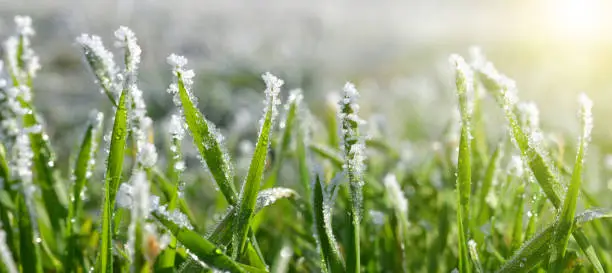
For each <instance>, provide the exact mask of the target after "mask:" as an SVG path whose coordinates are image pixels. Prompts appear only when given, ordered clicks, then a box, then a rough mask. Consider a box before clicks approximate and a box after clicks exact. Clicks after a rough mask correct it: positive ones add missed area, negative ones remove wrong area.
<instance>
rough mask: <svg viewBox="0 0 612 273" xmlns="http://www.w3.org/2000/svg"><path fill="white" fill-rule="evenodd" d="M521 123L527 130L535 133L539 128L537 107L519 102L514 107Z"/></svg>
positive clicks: (529, 103) (533, 104)
mask: <svg viewBox="0 0 612 273" xmlns="http://www.w3.org/2000/svg"><path fill="white" fill-rule="evenodd" d="M516 107H517V109H518V111H519V113H520V117H521V122H522V123H523V124H525V125H527V129H529V130H530V131H531V132H535V131H536V130H537V129H538V128H539V127H540V111H539V110H538V106H537V105H536V104H535V103H533V102H520V103H518V104H517V105H516Z"/></svg>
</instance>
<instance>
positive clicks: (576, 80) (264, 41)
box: [0, 0, 612, 190]
mask: <svg viewBox="0 0 612 273" xmlns="http://www.w3.org/2000/svg"><path fill="white" fill-rule="evenodd" d="M18 14H23V15H30V16H32V18H33V20H34V27H35V29H36V31H37V34H36V36H35V37H34V39H33V47H34V49H35V50H36V52H37V53H38V54H39V56H40V58H41V62H42V65H43V69H42V71H41V73H40V76H39V77H38V78H37V81H36V82H35V87H36V88H35V90H34V92H35V93H36V97H35V98H36V105H37V107H38V109H39V110H40V111H41V112H42V114H43V116H45V117H46V121H47V124H48V132H49V133H50V134H51V137H52V139H53V141H54V143H55V144H59V145H63V146H64V147H66V148H73V145H74V143H75V141H76V140H78V139H79V137H80V134H81V133H80V132H81V131H82V127H83V124H84V122H85V120H86V119H87V114H88V112H89V110H90V109H92V108H95V107H100V105H106V107H107V109H100V110H108V107H110V105H109V104H108V103H106V102H107V100H106V98H105V97H104V96H103V95H101V94H100V93H99V92H98V88H97V87H96V85H95V84H94V83H93V77H92V76H91V74H90V73H89V71H88V69H87V67H86V66H85V65H84V63H83V61H82V59H81V58H82V57H81V56H82V54H81V51H80V49H79V48H78V47H77V46H75V44H74V38H75V37H76V36H77V35H79V34H80V33H83V32H86V33H92V34H97V35H100V36H102V37H103V38H105V42H106V43H105V44H106V45H107V46H108V47H112V39H111V38H112V33H113V31H114V30H115V29H116V28H117V27H118V26H119V25H126V26H129V27H131V28H132V29H133V30H134V31H135V33H136V34H137V36H138V38H139V42H140V45H141V47H142V48H143V62H142V68H141V71H142V72H141V77H140V79H141V82H140V87H141V89H143V90H144V92H145V96H146V100H147V104H148V108H149V114H150V115H151V117H152V118H153V119H154V120H163V119H164V118H167V117H169V114H170V113H171V111H173V110H172V109H174V105H173V104H172V101H171V99H170V96H169V95H167V94H166V92H165V89H166V87H167V86H168V84H169V83H170V80H171V79H170V76H171V73H170V70H169V66H168V65H167V64H166V63H165V58H166V56H168V55H169V54H170V53H172V52H176V53H179V54H184V55H185V56H186V57H187V58H189V61H190V63H189V66H190V67H193V68H194V69H195V70H196V75H197V77H196V86H195V93H196V95H197V96H198V97H199V98H200V104H199V106H200V108H201V109H202V110H203V112H204V113H205V115H207V117H208V118H209V119H211V120H212V121H213V122H215V123H216V124H218V125H219V126H220V127H222V128H223V129H224V132H225V133H226V134H229V135H230V137H231V138H234V139H237V140H236V141H235V143H236V147H239V146H240V145H238V143H240V141H239V140H240V139H253V136H254V134H255V130H256V124H257V122H256V121H257V120H258V119H259V114H260V111H261V103H259V102H260V101H261V100H262V98H263V94H262V93H263V92H262V91H263V83H262V82H261V80H260V78H259V75H260V74H261V73H263V72H265V71H271V72H272V73H274V74H276V75H279V76H280V77H282V78H284V79H285V80H286V82H287V84H286V87H287V89H289V88H296V87H301V88H303V89H304V91H305V94H306V99H307V100H308V101H309V106H310V107H311V110H312V111H313V112H315V113H317V108H321V107H324V105H325V103H329V100H330V99H329V98H330V94H332V93H333V92H336V91H338V90H339V88H341V87H342V86H343V84H344V82H345V81H346V80H351V81H354V82H355V83H356V85H357V87H358V89H360V91H361V92H362V99H361V104H362V108H363V113H364V114H363V115H364V117H366V119H370V121H371V124H372V123H374V124H377V125H381V126H383V127H385V130H388V131H389V132H391V133H393V132H398V133H400V132H401V133H406V132H407V133H408V135H410V136H413V137H414V138H419V137H427V138H430V139H436V138H440V137H441V134H442V131H443V129H444V126H445V125H446V124H447V122H448V121H449V118H450V116H451V113H452V111H451V110H452V108H453V107H454V103H455V98H454V92H453V90H454V88H452V86H451V83H452V79H451V73H450V69H449V65H448V62H447V57H448V55H449V54H450V53H455V52H456V53H460V54H462V55H467V54H468V48H469V47H470V46H472V45H479V46H481V47H482V48H483V51H484V52H485V54H486V55H487V56H488V58H489V59H490V60H491V61H493V62H494V63H495V65H496V66H497V67H498V69H499V70H500V71H502V72H503V73H505V74H507V75H509V76H510V77H512V78H514V79H515V80H516V81H517V83H518V87H519V92H520V93H519V95H520V97H521V98H522V99H524V100H534V101H535V102H537V103H538V105H539V107H540V110H541V116H542V121H543V127H544V129H545V131H547V132H556V133H559V135H560V136H564V137H571V138H572V140H569V141H568V142H572V141H574V140H573V139H574V138H575V136H576V129H577V126H578V121H577V118H576V109H577V103H576V98H577V94H578V93H579V92H586V93H587V94H588V95H589V96H590V97H591V98H592V99H593V100H594V102H595V107H594V113H595V128H594V143H595V145H594V147H593V149H592V150H591V152H590V156H591V157H594V158H602V157H601V155H603V154H606V153H608V152H611V151H612V150H610V148H608V147H610V144H611V143H612V141H611V140H612V126H610V119H609V118H608V117H612V108H609V107H608V105H609V103H611V102H612V3H610V2H606V1H603V0H601V1H596V0H584V1H580V0H561V1H552V0H542V1H476V0H464V1H451V0H438V1H429V0H411V1H390V0H379V1H367V0H358V1H323V0H309V1H286V0H266V1H246V0H240V1H211V0H205V1H196V0H173V1H161V0H88V1H77V0H55V1H42V0H39V1H34V0H20V1H12V0H11V1H9V0H0V38H2V39H4V38H5V37H6V36H7V35H9V34H10V33H11V32H12V28H13V25H12V18H13V16H14V15H18ZM116 55H117V54H116ZM285 94H286V93H285ZM331 97H333V96H331ZM253 102H255V103H253ZM490 106H491V107H490V109H489V111H488V113H489V115H490V116H488V117H487V118H488V119H489V120H491V121H496V120H499V121H503V120H502V119H499V109H497V107H496V106H495V105H494V104H491V105H490ZM233 109H240V110H233ZM379 114H382V115H379ZM382 116H384V117H385V118H386V120H385V121H384V122H383V121H382V119H381V118H380V117H382ZM491 123H493V122H491ZM500 124H502V123H497V122H496V123H494V124H493V125H496V126H491V127H492V128H491V130H492V131H497V132H496V133H497V134H498V135H499V134H500V130H501V129H503V128H500V127H501V126H499V125H500ZM156 126H158V127H159V126H163V124H162V123H159V122H158V123H156ZM158 132H161V131H159V130H158ZM494 133H495V132H494ZM158 142H160V143H163V139H162V140H159V141H158ZM236 149H238V148H236ZM67 150H68V149H67ZM570 154H571V153H570ZM60 157H62V158H67V154H60ZM587 184H588V187H591V188H592V189H593V190H597V189H605V188H606V187H607V185H606V184H605V182H603V183H601V184H600V185H598V184H593V183H587Z"/></svg>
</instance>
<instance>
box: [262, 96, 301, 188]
mask: <svg viewBox="0 0 612 273" xmlns="http://www.w3.org/2000/svg"><path fill="white" fill-rule="evenodd" d="M301 101H302V90H300V89H295V90H291V92H290V93H289V99H288V100H287V104H286V105H285V109H286V111H287V113H286V114H285V115H286V116H285V120H284V121H283V122H282V123H281V126H280V127H281V128H282V129H283V130H282V133H281V136H280V140H279V141H280V142H279V143H280V144H279V145H278V146H279V147H275V150H276V153H275V156H274V166H273V167H272V171H271V174H270V176H269V177H268V178H267V179H266V182H265V183H264V185H263V188H264V189H267V188H270V187H272V186H274V185H275V184H276V180H277V179H278V175H279V172H280V170H281V167H282V163H283V162H284V157H285V154H287V150H288V149H289V144H290V143H291V133H292V131H293V127H294V126H293V124H294V123H295V119H296V113H297V111H298V108H299V106H300V103H301Z"/></svg>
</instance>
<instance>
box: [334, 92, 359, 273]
mask: <svg viewBox="0 0 612 273" xmlns="http://www.w3.org/2000/svg"><path fill="white" fill-rule="evenodd" d="M358 97H359V93H358V92H357V89H355V86H354V85H353V84H351V83H346V85H345V86H344V93H343V98H342V99H341V101H340V102H339V105H340V112H339V114H338V116H339V118H340V121H341V124H342V125H341V128H342V141H343V143H342V148H343V150H344V165H343V167H344V173H345V175H346V176H347V177H348V180H349V190H350V193H351V199H350V203H351V208H350V212H349V215H348V217H349V218H350V219H349V221H350V224H351V226H350V227H349V245H348V246H347V248H346V249H347V254H346V269H347V272H351V273H357V272H361V250H360V247H361V246H360V232H359V225H360V222H361V218H362V215H361V211H362V210H363V208H362V206H363V184H364V180H363V173H364V172H365V165H364V160H365V143H364V140H363V138H362V137H361V136H360V134H359V126H360V125H361V124H363V123H364V121H363V120H361V119H360V118H359V116H358V115H357V114H358V111H359V105H357V98H358Z"/></svg>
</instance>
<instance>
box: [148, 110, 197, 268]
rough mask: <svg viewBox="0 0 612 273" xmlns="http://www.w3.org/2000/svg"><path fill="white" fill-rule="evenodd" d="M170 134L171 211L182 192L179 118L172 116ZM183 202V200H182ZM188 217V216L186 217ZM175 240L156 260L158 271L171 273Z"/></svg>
mask: <svg viewBox="0 0 612 273" xmlns="http://www.w3.org/2000/svg"><path fill="white" fill-rule="evenodd" d="M170 134H171V135H172V140H171V146H170V158H169V159H168V175H169V176H170V179H171V180H172V184H173V185H172V188H171V189H170V193H169V195H170V198H169V199H168V210H170V211H173V210H174V209H176V207H177V206H178V204H179V199H180V200H183V198H182V196H179V191H181V190H182V185H181V183H182V182H181V173H182V171H183V169H184V164H185V163H184V162H183V158H182V154H181V141H182V139H183V136H184V134H185V130H184V129H183V124H182V120H181V119H180V117H179V116H176V115H172V118H171V121H170ZM183 201H184V200H183ZM188 217H189V216H188ZM176 243H177V240H176V238H175V237H174V236H172V238H170V243H169V244H168V247H167V248H166V249H165V250H164V251H163V252H162V253H161V254H160V256H159V258H158V264H159V268H158V269H156V270H158V271H165V272H172V270H173V268H174V263H175V256H176Z"/></svg>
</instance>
